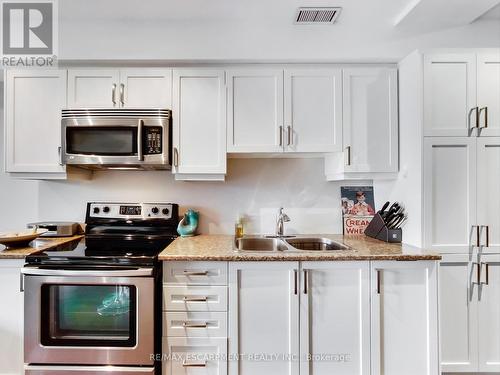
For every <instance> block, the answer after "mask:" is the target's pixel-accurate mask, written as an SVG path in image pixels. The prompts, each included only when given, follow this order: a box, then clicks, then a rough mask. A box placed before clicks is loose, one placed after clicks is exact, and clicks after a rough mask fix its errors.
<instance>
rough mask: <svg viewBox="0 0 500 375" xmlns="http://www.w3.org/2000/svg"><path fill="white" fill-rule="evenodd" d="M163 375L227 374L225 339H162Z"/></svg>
mask: <svg viewBox="0 0 500 375" xmlns="http://www.w3.org/2000/svg"><path fill="white" fill-rule="evenodd" d="M163 356H165V358H163V359H162V360H163V364H162V368H163V375H179V374H183V375H184V374H196V375H226V374H227V339H226V338H210V339H208V338H191V337H164V338H163Z"/></svg>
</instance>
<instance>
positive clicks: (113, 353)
mask: <svg viewBox="0 0 500 375" xmlns="http://www.w3.org/2000/svg"><path fill="white" fill-rule="evenodd" d="M23 274H24V285H25V294H24V329H25V331H24V332H25V334H24V361H25V363H31V364H78V365H87V364H89V365H153V359H152V357H151V354H153V353H154V333H155V326H154V278H153V270H152V269H151V268H135V269H132V268H131V269H118V270H117V269H114V270H111V269H108V270H70V269H47V268H34V267H25V268H23Z"/></svg>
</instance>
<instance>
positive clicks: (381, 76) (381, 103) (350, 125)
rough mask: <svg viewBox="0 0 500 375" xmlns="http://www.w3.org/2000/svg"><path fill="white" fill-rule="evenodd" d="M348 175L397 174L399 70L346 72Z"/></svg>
mask: <svg viewBox="0 0 500 375" xmlns="http://www.w3.org/2000/svg"><path fill="white" fill-rule="evenodd" d="M343 97H344V101H343V102H344V111H343V114H344V120H343V124H344V126H343V128H344V129H343V139H344V153H345V171H346V172H397V170H398V91H397V70H396V69H392V68H359V69H355V68H353V69H344V92H343Z"/></svg>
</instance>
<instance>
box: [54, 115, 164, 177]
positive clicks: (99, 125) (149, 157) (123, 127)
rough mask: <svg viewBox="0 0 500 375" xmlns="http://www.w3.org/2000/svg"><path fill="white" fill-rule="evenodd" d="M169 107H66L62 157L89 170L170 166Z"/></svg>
mask: <svg viewBox="0 0 500 375" xmlns="http://www.w3.org/2000/svg"><path fill="white" fill-rule="evenodd" d="M170 120H171V113H170V110H168V109H128V108H127V109H124V108H121V109H64V110H63V111H62V139H61V141H62V142H61V145H62V148H61V159H62V163H63V164H67V165H74V166H79V167H82V168H87V169H170V164H171V162H170V158H171V157H170V155H171V121H170Z"/></svg>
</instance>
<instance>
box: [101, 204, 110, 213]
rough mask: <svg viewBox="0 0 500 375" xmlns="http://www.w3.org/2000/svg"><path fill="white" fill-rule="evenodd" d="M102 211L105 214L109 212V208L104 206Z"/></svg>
mask: <svg viewBox="0 0 500 375" xmlns="http://www.w3.org/2000/svg"><path fill="white" fill-rule="evenodd" d="M102 211H103V212H104V213H105V214H107V213H108V212H109V207H108V206H105V207H104V208H103V209H102Z"/></svg>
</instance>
